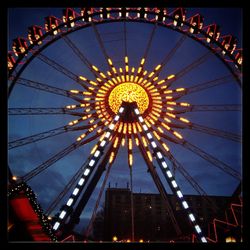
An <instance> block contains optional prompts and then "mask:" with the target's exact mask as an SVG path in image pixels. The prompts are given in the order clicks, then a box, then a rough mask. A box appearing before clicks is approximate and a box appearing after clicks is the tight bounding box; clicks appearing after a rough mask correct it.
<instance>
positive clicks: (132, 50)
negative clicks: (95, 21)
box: [8, 8, 243, 232]
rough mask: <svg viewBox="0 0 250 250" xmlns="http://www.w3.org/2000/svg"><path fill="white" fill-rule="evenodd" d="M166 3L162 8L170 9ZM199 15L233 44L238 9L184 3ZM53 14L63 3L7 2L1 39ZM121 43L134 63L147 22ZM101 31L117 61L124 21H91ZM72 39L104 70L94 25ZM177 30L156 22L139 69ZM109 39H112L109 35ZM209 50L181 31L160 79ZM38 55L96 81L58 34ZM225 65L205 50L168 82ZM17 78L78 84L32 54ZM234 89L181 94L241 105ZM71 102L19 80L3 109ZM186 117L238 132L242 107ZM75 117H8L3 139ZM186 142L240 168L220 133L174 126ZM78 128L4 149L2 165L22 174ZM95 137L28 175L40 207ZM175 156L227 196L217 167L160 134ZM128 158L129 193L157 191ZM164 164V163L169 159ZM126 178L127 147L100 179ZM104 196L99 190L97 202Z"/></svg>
mask: <svg viewBox="0 0 250 250" xmlns="http://www.w3.org/2000/svg"><path fill="white" fill-rule="evenodd" d="M171 10H172V9H171V8H170V9H169V12H171ZM197 12H198V13H200V14H201V15H203V16H204V23H205V25H204V26H206V25H209V24H212V23H217V24H219V25H220V27H221V33H222V34H223V35H226V34H233V35H235V36H236V37H237V38H238V45H237V46H238V48H241V47H242V31H243V30H242V10H241V9H233V8H225V9H224V8H221V9H216V8H199V9H198V8H195V9H189V8H188V9H187V17H191V16H192V15H194V14H196V13H197ZM49 15H54V16H56V17H58V18H62V9H59V8H58V9H57V8H35V9H31V8H30V9H25V8H15V9H14V8H13V9H9V13H8V17H9V22H8V24H9V27H8V44H9V50H11V46H12V39H14V38H16V37H17V36H22V37H25V38H27V28H28V27H29V26H31V25H34V24H36V25H40V26H42V27H44V17H46V16H49ZM126 27H127V46H128V57H129V65H130V66H131V67H132V66H133V67H138V65H139V62H140V60H141V58H142V56H143V54H144V52H145V49H146V46H147V42H148V39H149V35H150V33H151V31H152V28H153V25H150V24H145V23H132V22H130V23H127V24H126ZM97 28H98V31H99V32H100V34H101V36H102V39H103V41H104V45H105V48H106V51H107V53H108V55H109V57H110V58H112V60H113V63H114V65H115V67H116V68H119V67H124V40H123V22H121V23H119V22H118V23H109V24H101V25H98V26H97ZM69 37H70V38H71V40H72V41H73V42H74V43H75V45H76V46H77V47H78V48H79V49H80V50H81V51H82V52H83V53H84V55H85V56H86V57H87V58H88V59H89V60H90V61H91V63H92V64H93V65H96V66H97V67H98V68H99V69H100V70H101V71H103V72H106V71H107V70H108V67H107V64H106V62H105V59H104V56H103V54H102V51H101V49H100V46H99V44H98V42H97V39H96V37H95V34H94V31H93V28H91V27H88V28H84V29H80V30H79V31H76V32H73V33H71V34H70V35H69ZM180 37H181V34H180V33H178V32H175V31H173V30H170V29H167V28H163V27H158V28H157V29H156V33H155V36H154V38H153V42H152V46H151V48H150V50H149V54H148V57H147V60H146V63H145V70H148V71H149V72H150V71H152V70H153V69H154V68H155V67H156V66H157V65H158V64H159V63H161V62H162V60H163V59H164V57H165V56H166V55H167V53H168V52H169V51H170V50H171V49H172V48H173V47H174V45H175V44H176V42H177V41H178V40H179V38H180ZM114 40H116V41H114ZM207 51H208V50H207V49H206V48H205V47H204V46H202V45H201V44H199V43H198V42H196V41H194V40H192V39H191V38H187V39H186V40H185V41H184V43H183V44H182V46H181V47H180V48H179V49H178V51H177V53H176V54H175V55H174V57H173V58H172V59H171V60H170V62H169V63H168V64H167V65H166V66H165V67H164V70H163V71H162V72H161V74H160V77H159V78H162V79H163V78H164V77H166V76H168V75H170V74H176V73H177V72H178V71H180V70H181V69H182V68H184V67H185V66H187V65H189V64H190V63H192V62H193V61H195V60H196V59H197V58H198V57H200V56H202V55H203V54H205V53H206V52H207ZM42 53H43V54H44V55H46V56H48V57H49V58H51V59H53V60H55V61H56V62H58V63H59V64H61V65H63V66H64V67H66V68H67V69H69V70H70V71H72V72H73V73H75V74H76V75H83V76H86V77H88V78H89V79H91V80H95V79H94V77H93V75H92V74H91V72H90V71H89V70H88V69H87V68H86V66H85V65H83V63H82V62H81V61H80V59H79V58H78V57H77V56H76V55H75V54H74V53H72V50H71V49H70V48H69V47H68V45H67V44H66V43H65V42H64V41H63V39H59V40H58V41H56V42H54V43H53V44H52V45H50V46H49V47H47V48H46V49H45V50H44V51H43V52H42ZM229 74H230V72H229V70H228V69H227V68H226V67H225V65H224V64H223V63H222V62H221V61H220V60H219V59H218V58H217V57H216V56H214V55H212V54H211V55H210V57H209V58H208V59H207V60H206V61H205V62H204V63H203V64H202V65H199V66H198V67H197V68H195V69H194V70H192V71H190V72H189V73H188V74H186V75H184V76H183V77H182V78H180V79H179V80H178V81H176V82H175V83H174V85H173V89H174V88H177V87H179V88H181V87H185V88H188V87H190V86H194V85H197V84H200V83H203V82H206V81H209V80H213V79H216V78H219V77H223V76H226V75H229ZM21 77H22V78H27V79H30V80H33V81H38V82H42V83H46V84H48V85H51V86H55V87H58V88H62V89H65V90H70V89H79V90H82V89H81V87H80V86H79V85H78V84H76V83H74V82H73V80H72V79H70V78H68V77H66V76H65V75H63V74H61V73H59V72H58V71H56V70H55V69H53V68H52V67H50V66H48V65H47V64H45V63H43V62H42V61H41V60H39V59H37V58H35V59H34V60H33V61H32V62H31V63H30V64H29V65H28V66H27V67H26V69H25V70H24V72H23V73H22V75H21ZM241 94H242V93H241V88H240V87H239V85H238V84H237V82H236V81H235V79H233V78H232V79H231V80H228V82H227V83H226V84H222V85H219V86H217V87H212V88H209V89H207V90H204V91H199V92H195V93H192V94H189V95H187V96H184V97H182V98H181V101H183V102H188V103H190V104H194V105H195V104H196V105H202V104H206V105H208V104H211V105H216V104H241ZM71 104H75V101H74V100H72V99H69V98H66V97H63V96H58V95H53V94H51V93H47V92H43V91H39V90H35V89H32V88H28V87H25V86H23V85H18V84H17V85H16V86H15V87H14V89H13V91H12V93H11V96H10V98H9V108H35V107H51V108H52V107H54V108H57V107H58V108H60V107H61V108H62V107H65V106H66V105H71ZM182 116H183V117H185V118H187V119H188V120H190V121H191V122H194V123H197V124H200V125H204V126H207V127H210V128H216V129H221V130H224V131H228V132H232V133H236V134H241V125H242V124H241V112H237V111H233V112H232V111H227V112H208V111H207V112H187V113H184V114H183V115H182ZM74 119H75V118H74V117H72V116H70V115H65V114H64V115H40V116H39V115H34V116H9V120H8V126H9V128H8V129H9V141H13V140H16V139H19V138H23V137H26V136H30V135H34V134H37V133H40V132H43V131H48V130H50V129H54V128H57V127H60V126H63V125H66V124H68V123H69V122H70V121H72V120H74ZM176 130H177V131H178V132H180V133H181V134H182V136H183V138H185V140H187V141H188V142H190V143H192V144H193V145H195V146H197V147H199V148H200V149H202V150H204V151H205V152H207V153H209V154H211V155H212V156H214V157H215V158H217V159H219V160H220V161H222V162H224V163H226V164H227V165H229V166H230V167H231V168H233V169H234V170H237V171H238V172H240V173H241V167H242V166H241V160H242V156H241V145H240V143H237V142H233V141H230V140H227V139H223V138H220V137H216V136H212V135H208V134H204V133H201V132H197V131H193V130H190V129H176ZM82 133H83V132H82V131H77V132H67V133H63V134H61V135H57V136H54V137H51V138H47V139H45V140H41V141H38V142H36V143H32V144H28V145H25V146H22V147H18V148H14V149H11V150H10V151H9V165H10V168H11V170H12V172H13V174H15V175H17V176H23V175H24V174H26V173H28V172H29V171H31V170H32V169H34V168H35V167H37V166H38V165H40V164H41V163H42V162H44V161H46V160H48V159H49V158H50V157H51V156H53V155H54V154H55V153H57V152H58V151H60V150H62V149H63V148H66V147H67V146H69V145H70V144H72V143H73V142H74V141H76V138H77V137H78V136H80V135H81V134H82ZM97 141H98V140H95V141H93V142H90V143H89V144H88V145H86V146H83V147H80V148H79V149H77V150H74V151H73V152H71V153H70V154H69V155H67V156H66V157H64V158H62V159H61V160H59V161H58V162H56V163H55V164H53V165H52V166H51V167H49V168H48V169H47V170H45V171H44V172H42V173H41V174H39V175H38V176H36V177H34V178H33V179H31V181H29V182H28V184H29V185H30V186H31V187H32V189H33V190H34V191H35V193H36V194H37V196H38V201H39V202H40V204H41V206H42V207H43V209H44V210H46V208H47V207H48V206H49V204H50V203H51V202H52V201H53V200H54V198H55V197H56V196H57V195H58V194H59V192H60V191H61V190H62V189H63V187H64V186H65V185H66V184H67V182H68V181H69V180H70V178H71V177H72V176H73V175H74V173H75V172H76V171H77V170H78V169H79V167H80V166H81V164H82V163H83V162H84V161H85V159H86V157H88V156H89V154H90V150H91V148H92V147H93V146H94V145H95V144H96V143H97ZM166 143H167V145H168V146H169V148H170V151H171V153H172V154H173V155H174V157H175V158H176V159H177V160H178V161H179V162H180V163H181V164H182V165H183V166H184V167H185V169H186V170H187V171H188V172H189V173H190V175H191V176H192V177H193V178H194V179H195V180H196V181H197V182H198V183H199V184H200V186H201V187H202V188H203V189H204V190H205V191H206V193H207V194H208V195H226V196H230V195H231V194H232V193H233V192H234V190H235V188H236V187H237V186H238V184H239V181H238V180H237V179H235V178H233V177H232V176H230V175H228V174H227V173H225V172H223V171H222V170H220V169H218V168H217V167H215V166H214V165H212V164H211V163H209V162H208V161H206V160H204V159H203V158H201V157H200V156H198V155H196V154H194V153H193V152H191V151H190V150H188V149H186V148H184V147H183V146H181V145H176V144H174V143H172V142H168V141H166ZM133 155H134V164H133V186H134V192H142V193H158V190H157V188H156V186H155V184H154V182H153V180H152V178H151V176H150V174H149V173H148V172H147V166H146V164H145V162H144V160H143V158H142V156H141V155H140V151H139V149H134V152H133ZM169 164H170V166H171V163H170V162H169ZM155 166H156V170H157V172H158V174H159V176H160V178H161V180H162V182H163V184H164V186H165V188H166V190H167V192H169V193H171V190H170V188H169V187H168V184H167V182H166V180H165V179H164V176H163V175H162V172H161V170H160V168H159V166H158V165H157V164H156V162H155ZM103 179H104V176H102V178H101V179H100V181H99V183H98V185H97V187H96V188H95V191H94V193H93V194H92V196H91V198H90V200H89V202H88V204H87V206H86V207H85V209H84V211H83V213H82V215H81V223H80V224H79V225H78V227H77V230H78V231H79V232H82V230H83V228H84V227H85V226H86V225H87V223H88V220H89V218H90V216H91V214H92V212H93V208H94V204H95V202H96V199H97V196H98V194H99V191H100V186H101V185H102V181H103ZM176 180H177V183H178V184H179V186H180V188H181V190H182V191H183V193H184V195H185V194H196V191H195V190H194V189H193V188H192V187H191V185H190V184H189V183H188V182H187V181H186V180H185V179H184V177H183V176H182V175H180V174H179V173H178V171H177V172H176ZM128 182H129V167H128V165H127V151H126V149H125V148H121V149H120V150H119V154H118V157H117V159H116V161H115V163H114V165H113V166H112V169H111V172H110V175H109V179H108V181H107V185H106V187H107V186H108V184H109V183H110V185H111V186H112V187H114V186H115V185H116V183H117V187H119V188H125V187H126V186H127V183H128ZM69 195H70V194H68V195H66V197H65V199H64V200H63V201H62V203H60V204H59V206H58V207H57V208H56V210H57V211H54V213H56V212H58V210H59V208H60V207H61V205H63V204H64V202H65V200H66V199H68V197H69ZM103 202H104V195H103V197H102V202H101V205H102V204H103Z"/></svg>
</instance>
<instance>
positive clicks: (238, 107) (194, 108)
mask: <svg viewBox="0 0 250 250" xmlns="http://www.w3.org/2000/svg"><path fill="white" fill-rule="evenodd" d="M198 111H202V112H203V111H216V112H217V111H241V105H238V104H218V105H191V106H190V107H188V108H186V109H185V112H198Z"/></svg>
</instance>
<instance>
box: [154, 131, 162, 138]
mask: <svg viewBox="0 0 250 250" xmlns="http://www.w3.org/2000/svg"><path fill="white" fill-rule="evenodd" d="M153 134H154V136H155V137H156V138H157V140H160V139H161V137H160V136H159V135H158V134H157V132H156V131H153Z"/></svg>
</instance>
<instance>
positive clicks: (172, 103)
mask: <svg viewBox="0 0 250 250" xmlns="http://www.w3.org/2000/svg"><path fill="white" fill-rule="evenodd" d="M167 104H169V105H176V102H167Z"/></svg>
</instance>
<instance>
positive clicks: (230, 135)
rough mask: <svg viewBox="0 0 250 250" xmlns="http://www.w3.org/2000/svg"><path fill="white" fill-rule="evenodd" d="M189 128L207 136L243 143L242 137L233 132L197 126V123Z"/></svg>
mask: <svg viewBox="0 0 250 250" xmlns="http://www.w3.org/2000/svg"><path fill="white" fill-rule="evenodd" d="M188 127H189V128H190V129H192V130H196V131H200V132H203V133H206V134H210V135H214V136H218V137H221V138H225V139H228V140H231V141H235V142H242V138H241V136H240V135H237V134H234V133H231V132H227V131H224V130H220V129H215V128H209V127H206V126H203V125H199V124H195V123H191V124H190V125H189V126H188Z"/></svg>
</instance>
